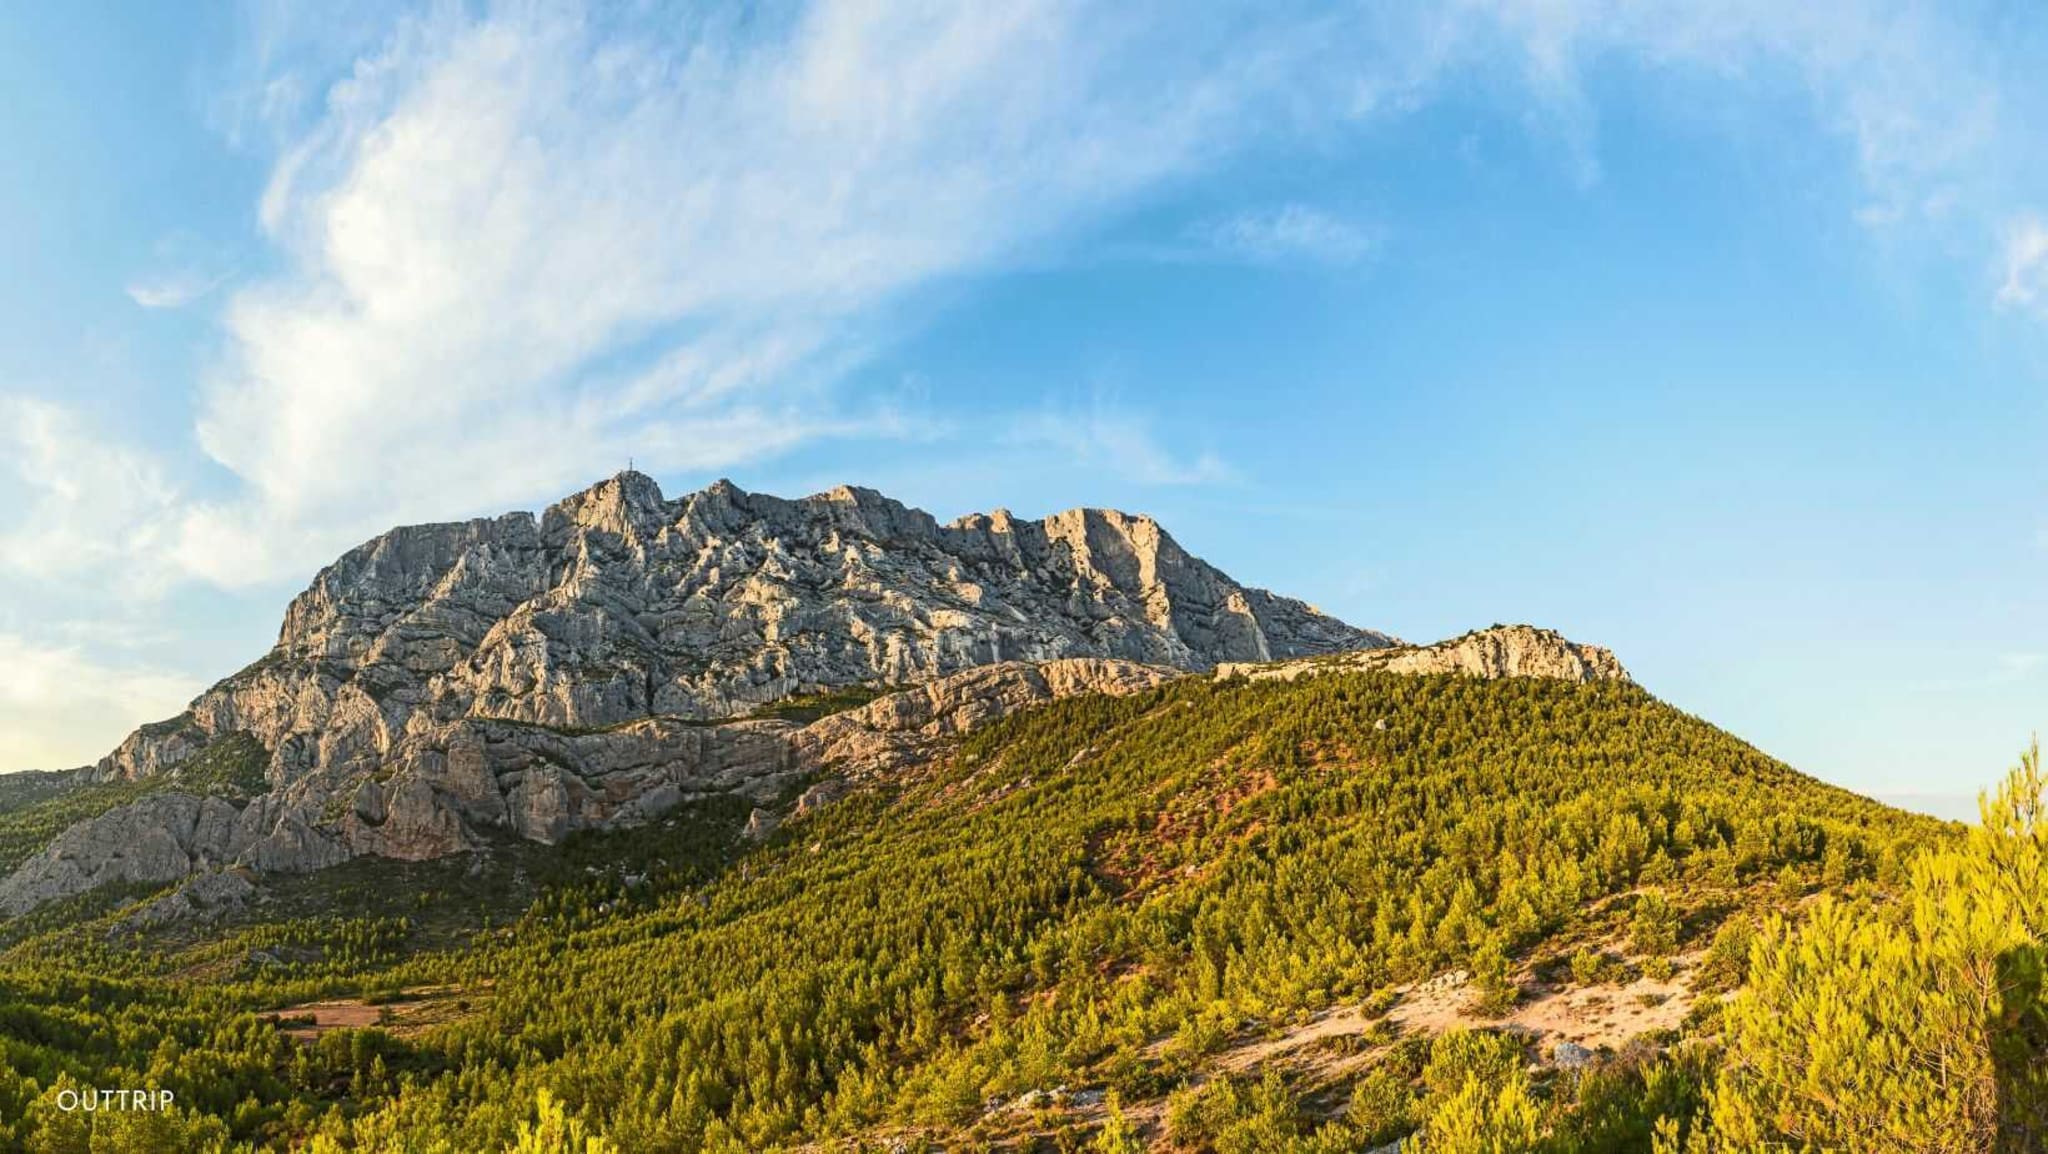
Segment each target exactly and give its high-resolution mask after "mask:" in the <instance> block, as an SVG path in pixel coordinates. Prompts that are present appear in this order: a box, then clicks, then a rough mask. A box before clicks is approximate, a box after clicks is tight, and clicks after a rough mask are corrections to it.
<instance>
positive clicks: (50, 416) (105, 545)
mask: <svg viewBox="0 0 2048 1154" xmlns="http://www.w3.org/2000/svg"><path fill="white" fill-rule="evenodd" d="M0 446H4V447H5V449H6V452H5V453H4V454H0V458H4V459H5V460H6V461H7V462H8V464H9V465H10V466H11V473H12V477H11V478H10V480H11V483H12V486H13V487H14V490H15V494H16V499H15V501H14V502H13V505H14V509H15V513H14V515H13V516H12V517H10V518H9V520H8V522H7V523H6V525H5V527H4V528H0V570H5V571H10V572H12V573H15V574H18V575H22V576H26V577H29V578H32V579H38V580H53V579H59V578H71V577H76V576H79V575H91V576H93V577H96V578H104V579H106V580H108V581H109V583H110V584H111V585H112V586H113V587H114V588H115V589H118V590H121V591H123V592H141V591H144V590H145V589H147V588H156V587H160V586H161V584H162V582H163V581H164V580H166V579H167V578H168V576H169V574H168V570H167V569H166V567H164V566H161V565H146V564H142V565H138V564H135V563H134V562H135V560H136V559H137V558H139V557H144V556H147V555H149V554H152V553H154V552H157V551H160V550H162V549H164V548H166V547H167V546H168V545H169V544H170V538H171V536H172V535H173V534H174V533H175V527H176V518H177V516H178V511H179V507H180V505H179V494H178V492H177V490H176V488H175V487H174V486H173V485H172V484H171V482H170V481H169V480H168V479H167V478H166V476H165V473H164V470H163V468H162V467H161V465H160V463H159V462H158V461H157V460H156V458H155V457H154V456H153V455H152V454H150V453H149V452H147V451H145V450H142V449H138V448H135V447H131V446H128V445H125V444H122V443H120V442H119V441H117V440H115V439H113V438H111V437H109V436H108V435H106V433H105V432H104V431H103V430H100V429H97V428H95V427H94V426H93V425H92V423H91V422H90V421H88V420H87V419H86V418H85V417H83V416H81V415H80V414H79V413H77V412H76V411H74V410H72V409H70V408H67V407H65V406H63V405H59V404H56V403H54V402H50V401H44V400H37V399H33V398H27V397H9V396H4V395H0Z"/></svg>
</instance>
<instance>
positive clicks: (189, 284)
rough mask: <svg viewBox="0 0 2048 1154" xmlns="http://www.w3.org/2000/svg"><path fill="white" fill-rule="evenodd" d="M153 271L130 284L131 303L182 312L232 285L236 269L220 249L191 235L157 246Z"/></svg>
mask: <svg viewBox="0 0 2048 1154" xmlns="http://www.w3.org/2000/svg"><path fill="white" fill-rule="evenodd" d="M151 265H152V267H150V268H149V269H148V270H147V271H145V272H143V273H141V274H139V275H137V276H136V277H135V278H134V279H132V280H130V281H129V282H128V285H127V293H128V299H130V300H132V301H134V302H135V303H136V304H138V305H140V306H142V307H143V308H146V309H181V308H184V307H185V306H186V305H189V304H192V303H193V302H195V301H198V300H200V299H201V298H203V297H205V296H207V295H208V294H210V293H212V292H213V291H214V290H215V289H218V288H220V287H221V286H222V285H224V284H226V283H227V282H228V279H229V277H230V276H232V275H233V268H232V265H231V262H230V261H229V259H228V257H227V254H226V253H225V252H223V251H222V250H221V249H220V247H219V246H216V245H209V244H207V243H206V242H205V241H202V240H200V239H199V238H198V237H195V236H192V235H190V234H188V233H173V234H172V235H170V236H167V237H164V238H163V239H162V240H159V241H158V242H157V243H156V248H155V253H154V256H153V258H152V262H151Z"/></svg>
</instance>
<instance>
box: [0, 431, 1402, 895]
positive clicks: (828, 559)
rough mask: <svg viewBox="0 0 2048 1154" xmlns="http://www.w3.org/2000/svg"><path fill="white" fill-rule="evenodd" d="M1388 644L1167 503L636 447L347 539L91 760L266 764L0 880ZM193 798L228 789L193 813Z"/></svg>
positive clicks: (310, 832) (547, 799) (325, 834)
mask: <svg viewBox="0 0 2048 1154" xmlns="http://www.w3.org/2000/svg"><path fill="white" fill-rule="evenodd" d="M1393 644H1395V641H1394V640H1393V639H1392V638H1390V637H1388V636H1386V635H1385V634H1381V633H1376V632H1373V631H1371V630H1366V629H1358V628H1354V627H1352V626H1349V625H1346V624H1345V623H1343V622H1341V621H1338V620H1336V619H1334V618H1332V617H1329V616H1327V615H1325V614H1323V613H1321V612H1319V611H1317V610H1316V609H1314V608H1312V607H1311V606H1308V605H1306V604H1303V603H1302V602H1299V601H1294V600H1291V599H1288V598H1285V597H1279V596H1275V595H1274V594H1271V593H1268V592H1265V591H1264V590H1259V589H1250V588H1246V587H1244V586H1242V585H1239V584H1237V583H1236V582H1235V581H1233V580H1231V579H1230V578H1229V577H1228V576H1226V575H1225V574H1223V573H1222V572H1220V571H1218V570H1217V569H1215V568H1214V567H1212V566H1210V565H1208V564H1206V563H1205V562H1203V561H1201V560H1199V559H1198V558H1195V557H1193V556H1191V555H1189V554H1188V553H1187V552H1186V551H1185V550H1183V549H1182V548H1181V547H1180V546H1179V545H1178V544H1177V543H1176V542H1175V541H1174V540H1173V538H1172V537H1171V536H1169V535H1168V534H1167V533H1166V531H1165V530H1163V529H1162V528H1160V526H1159V525H1158V524H1157V523H1156V522H1154V521H1153V520H1151V519H1150V518H1148V517H1142V516H1133V515H1130V514H1125V513H1119V512H1116V511H1113V510H1103V509H1076V510H1071V511H1069V512H1065V513H1060V514H1055V515H1053V516H1051V517H1047V518H1045V519H1043V520H1035V521H1027V520H1020V519H1017V518H1015V517H1012V516H1011V515H1010V514H1009V513H1007V512H1005V511H1002V510H998V511H996V512H994V513H992V514H985V515H984V514H976V515H973V516H968V517H963V518H961V519H959V520H957V521H954V522H953V523H951V524H944V525H942V524H940V523H939V522H937V521H936V520H934V519H933V518H932V517H931V516H930V515H928V514H926V513H924V512H922V511H920V510H916V509H912V508H908V507H906V506H904V505H902V504H899V503H898V502H895V501H892V500H890V499H888V498H887V497H884V496H882V495H881V494H879V493H876V492H873V491H872V490H868V489H858V488H839V489H834V490H832V491H830V492H827V493H821V494H818V495H816V496H812V497H806V498H803V499H801V500H785V499H782V498H779V497H772V496H766V495H761V494H752V493H747V492H744V491H742V490H740V489H739V488H737V487H736V486H734V485H732V484H730V483H729V482H723V481H721V482H719V483H717V484H714V485H712V486H711V487H709V488H707V489H704V490H703V491H701V492H697V493H692V494H689V495H688V496H685V497H682V498H679V499H677V500H668V499H666V498H665V497H664V496H663V495H662V493H661V490H660V489H659V487H657V486H656V484H655V483H654V481H653V480H652V479H650V478H648V477H646V476H644V475H642V474H639V473H632V472H627V473H622V474H620V475H619V476H617V477H614V478H612V479H610V480H608V481H605V482H603V483H601V484H598V485H596V486H594V487H592V488H590V489H587V490H585V491H584V492H581V493H578V494H576V495H574V496H572V497H569V498H567V499H565V500H563V501H561V502H559V503H557V504H555V505H554V506H552V507H550V508H549V509H547V510H546V511H545V512H544V513H542V514H541V515H540V516H539V517H538V518H536V517H534V516H533V515H531V514H527V513H514V514H509V515H507V516H503V517H498V518H495V519H483V520H476V521H467V522H461V523H456V524H444V525H422V526H410V527H406V528H400V529H395V530H393V531H391V532H389V533H386V534H384V535H382V536H380V537H378V538H376V539H375V540H372V541H369V542H367V543H365V544H364V545H362V546H360V547H358V548H356V549H353V550H351V551H350V552H348V553H347V554H345V555H344V556H342V557H341V558H340V559H339V560H337V561H335V562H334V563H333V564H332V565H329V566H328V567H327V568H326V569H324V570H322V571H321V573H320V574H319V575H318V576H317V577H316V578H314V580H313V583H312V585H311V586H310V587H309V588H307V589H306V591H305V592H303V593H301V594H300V595H299V596H298V597H297V598H296V599H295V600H294V601H293V602H292V604H291V606H290V608H289V610H288V611H287V612H286V614H285V620H284V624H283V627H282V629H281V630H280V632H279V636H278V641H277V644H276V646H275V647H273V648H272V650H271V651H270V653H269V654H267V655H265V656H264V657H263V658H262V659H261V660H259V661H257V662H256V663H255V664H253V665H251V666H249V667H248V668H246V669H244V670H242V671H241V672H240V673H237V674H235V675H234V676H232V677H229V678H227V679H226V680H224V681H222V682H220V683H219V684H217V685H215V686H214V687H213V688H211V689H209V690H207V691H206V692H205V693H204V694H202V695H200V697H199V698H198V699H197V700H196V701H194V702H193V703H192V706H191V708H190V709H189V710H188V711H187V712H186V713H185V714H183V715H180V716H179V717H177V718H173V719H171V720H169V721H167V722H162V723H158V724H155V725H151V726H147V727H144V728H143V729H140V730H138V731H137V732H136V733H134V734H132V735H131V736H130V737H129V738H128V739H127V740H126V741H124V742H123V743H122V744H121V746H120V747H119V748H117V749H116V750H114V751H113V752H112V753H110V754H109V755H108V756H107V757H105V758H104V759H102V760H101V761H100V762H99V763H98V764H97V765H96V766H94V767H93V768H92V769H91V770H90V771H88V774H87V776H88V777H89V778H90V779H92V780H95V781H108V780H114V779H142V778H152V777H156V776H159V775H166V774H168V775H171V776H172V778H175V776H176V774H177V773H178V767H179V766H181V765H182V764H184V763H185V762H187V761H188V760H190V759H191V758H193V757H195V756H197V755H198V754H200V753H201V752H203V751H205V750H206V749H207V747H208V746H209V745H210V744H211V743H213V742H215V741H217V740H220V739H221V738H223V737H226V736H227V735H230V734H237V733H245V734H248V735H250V736H251V737H253V738H254V739H255V740H256V741H257V742H258V743H259V744H260V745H261V746H262V748H263V750H264V751H265V754H266V756H267V759H268V760H267V767H266V775H267V778H268V781H269V787H270V788H269V792H267V793H265V794H263V795H262V796H259V797H257V798H256V799H255V800H253V801H251V802H249V803H247V804H246V805H243V806H241V807H240V808H236V807H234V806H231V805H229V803H227V802H225V801H222V800H220V799H218V798H208V799H204V800H203V801H202V800H201V799H199V798H197V797H194V796H192V795H189V794H184V793H170V794H166V795H159V796H157V797H153V798H150V799H146V800H145V801H143V802H138V803H135V805H132V806H128V807H123V808H122V809H121V810H117V811H115V812H113V813H110V814H107V815H104V816H103V817H101V818H98V819H95V820H94V821H92V822H88V823H83V824H82V825H81V826H79V827H75V828H74V829H73V830H71V831H67V833H66V835H65V841H64V844H65V846H66V850H65V853H66V854H67V855H68V856H64V857H62V858H57V857H52V856H51V855H50V853H49V851H46V853H45V854H44V855H40V856H39V857H38V858H37V859H36V860H33V861H31V862H29V863H27V864H26V865H24V866H23V867H22V869H21V870H20V871H17V874H16V876H15V877H13V878H10V879H7V880H6V881H5V882H0V907H4V906H11V907H19V908H27V907H28V906H33V905H34V904H38V903H40V902H41V901H46V900H49V899H50V898H51V897H53V896H64V895H66V894H69V893H76V892H80V891H82V890H83V889H88V888H91V887H92V886H94V885H98V884H102V883H103V882H106V881H164V880H171V879H173V878H175V877H177V876H180V875H182V874H183V873H185V872H190V871H193V870H204V869H207V868H210V867H212V866H214V865H218V864H222V863H232V864H237V865H242V866H248V867H253V868H255V869H258V870H273V871H274V870H308V869H319V868H324V867H326V866H329V865H333V864H336V863H338V862H341V861H346V860H348V859H349V858H352V857H356V856H360V855H364V854H375V855H379V856H385V857H393V858H402V859H408V860H418V859H425V858H431V857H438V856H442V855H445V854H450V853H458V852H462V851H464V850H466V849H470V848H473V847H474V846H476V845H477V844H478V843H479V841H480V836H481V831H484V830H488V829H494V828H495V829H504V830H509V831H512V832H515V833H517V834H519V835H521V836H524V837H527V838H531V839H534V840H537V841H543V842H555V841H559V840H561V839H562V838H564V837H566V836H568V835H569V834H571V833H574V832H575V831H577V830H579V829H589V828H608V827H612V826H617V825H626V824H633V823H637V822H642V821H646V820H648V819H650V818H652V817H654V816H656V815H658V814H660V813H662V812H664V811H666V810H667V809H669V808H672V807H674V806H675V805H678V804H681V803H682V802H684V801H687V800H690V799H692V798H698V797H704V796H707V795H711V794H715V793H723V794H738V795H741V796H747V797H752V798H756V799H759V800H767V799H770V798H772V797H775V796H777V795H778V794H779V793H780V791H782V790H784V789H787V788H792V787H794V785H795V784H796V783H797V782H798V781H799V780H800V779H802V778H803V777H805V776H807V775H813V774H816V773H817V772H818V771H819V768H820V766H821V765H823V764H824V763H826V762H828V761H831V760H833V759H834V758H840V759H843V760H845V761H847V762H848V763H853V762H861V763H874V764H881V763H886V762H888V761H890V760H891V759H892V758H894V757H897V756H898V753H900V752H908V751H912V750H914V749H917V748H921V747H923V746H925V745H927V744H929V743H930V742H931V741H932V740H934V739H935V738H937V737H939V736H942V735H944V734H948V733H952V732H958V731H964V729H966V728H969V727H971V726H972V725H975V724H979V723H981V722H982V721H985V720H987V719H989V718H992V717H996V716H1000V715H1001V714H1002V713H1004V712H1007V711H1009V710H1010V709H1013V708H1016V707H1018V706H1019V705H1023V704H1029V703H1032V702H1035V701H1041V700H1048V699H1050V698H1052V697H1057V696H1065V695H1068V694H1070V693H1075V692H1123V691H1127V690H1130V689H1134V688H1142V687H1145V686H1149V685H1151V684H1156V683H1157V682H1158V681H1159V680H1161V679H1163V678H1165V677H1168V676H1171V675H1173V674H1175V673H1181V672H1199V671H1208V670H1211V669H1213V668H1215V667H1216V666H1217V665H1219V664H1221V663H1227V662H1269V661H1275V660H1287V659H1291V658H1301V657H1308V656H1314V655H1321V654H1332V653H1338V652H1344V651H1350V650H1357V649H1371V648H1378V647H1384V646H1389V645H1393ZM969 674H971V675H972V676H963V675H969ZM856 685H859V686H866V687H868V688H869V690H870V691H885V690H892V689H905V690H913V691H912V692H907V693H905V694H903V695H902V696H900V697H897V698H893V699H892V698H889V697H884V698H883V699H882V700H880V701H877V702H876V703H875V704H874V705H873V706H870V707H867V708H865V709H863V710H861V711H859V718H858V719H855V718H848V719H845V720H841V721H837V722H834V724H833V726H829V727H827V728H826V730H824V731H822V732H818V733H814V734H810V735H808V736H806V735H805V734H804V733H803V727H800V726H798V725H795V724H793V723H791V722H786V721H775V720H761V721H745V720H743V719H745V718H746V717H747V716H748V715H749V714H751V713H753V712H755V711H757V710H759V709H761V708H762V707H764V706H768V705H771V704H773V703H775V702H778V701H782V700H784V699H786V698H790V697H793V696H800V695H808V694H813V693H819V692H822V691H828V690H831V689H834V688H836V687H847V686H856ZM827 720H831V719H827ZM710 723H721V724H710ZM891 750H896V751H898V753H892V752H890V751H891ZM173 788H176V787H175V786H174V787H173ZM172 799H181V800H172ZM191 806H198V807H200V808H202V809H207V810H208V811H209V812H211V811H212V810H213V809H216V808H219V807H223V806H225V807H227V813H226V814H225V815H224V816H223V815H220V814H213V816H212V817H210V818H209V819H208V824H207V825H206V826H205V829H204V830H200V829H199V828H198V826H197V825H196V824H192V825H188V824H187V822H186V816H185V810H186V809H187V808H189V807H191ZM114 839H122V840H127V841H129V842H130V843H131V844H133V845H135V846H139V847H142V851H141V852H138V853H134V854H131V853H130V852H129V851H127V850H124V849H123V848H122V847H121V846H119V845H116V844H114ZM51 849H52V850H55V849H56V847H55V846H52V847H51ZM174 850H175V852H173V851H174ZM174 858H175V859H177V860H175V861H174V860H173V859H174ZM0 912H8V911H6V910H0ZM13 912H18V909H16V910H14V911H13Z"/></svg>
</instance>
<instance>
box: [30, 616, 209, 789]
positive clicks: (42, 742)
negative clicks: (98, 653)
mask: <svg viewBox="0 0 2048 1154" xmlns="http://www.w3.org/2000/svg"><path fill="white" fill-rule="evenodd" d="M200 688H201V687H200V684H199V682H198V681H196V680H195V679H193V678H190V677H187V676H185V675H184V674H181V673H176V672H171V671H167V670H162V669H156V668H152V667H148V666H138V665H129V664H122V665H108V664H103V663H101V662H99V661H96V660H94V659H93V658H92V657H90V656H88V655H87V654H86V653H85V652H84V651H83V650H80V649H77V648H74V647H69V646H48V645H43V644H39V643H37V642H35V641H33V640H30V639H28V638H25V637H22V636H20V635H18V634H14V633H4V632H0V722H4V724H0V767H5V768H8V769H22V768H31V767H34V768H44V769H65V768H69V767H71V766H74V765H83V764H86V763H87V762H90V761H93V760H96V759H97V758H99V757H100V756H101V755H103V754H105V753H106V752H107V751H108V750H109V749H112V748H113V747H114V746H115V745H116V744H117V743H119V742H120V740H121V738H122V737H124V736H125V735H126V734H127V733H128V731H129V730H132V729H133V728H135V726H136V725H138V724H140V723H142V722H145V721H155V720H158V719H160V718H164V717H169V716H171V715H173V714H175V713H177V712H178V711H179V710H181V709H183V708H184V707H185V704H186V703H187V702H189V701H190V700H191V699H192V697H193V696H194V695H195V694H197V693H198V691H199V689H200Z"/></svg>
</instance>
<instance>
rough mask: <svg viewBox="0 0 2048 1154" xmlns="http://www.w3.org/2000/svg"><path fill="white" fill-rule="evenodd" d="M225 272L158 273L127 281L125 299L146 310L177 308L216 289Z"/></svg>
mask: <svg viewBox="0 0 2048 1154" xmlns="http://www.w3.org/2000/svg"><path fill="white" fill-rule="evenodd" d="M225 280H227V277H226V275H224V274H220V275H212V276H209V275H206V274H203V273H200V272H196V271H194V270H191V269H182V270H179V271H176V272H166V273H158V274H156V275H153V276H149V277H143V278H141V279H138V280H134V281H130V282H129V284H128V288H127V293H128V299H129V300H132V301H134V302H135V303H136V304H138V305H141V306H142V307H143V308H146V309H181V308H184V307H185V306H186V305H189V304H191V303H192V302H193V301H196V300H198V299H200V298H201V297H204V296H205V295H206V294H208V293H210V292H212V291H213V290H215V289H217V288H219V287H220V286H221V283H222V282H223V281H225Z"/></svg>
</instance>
